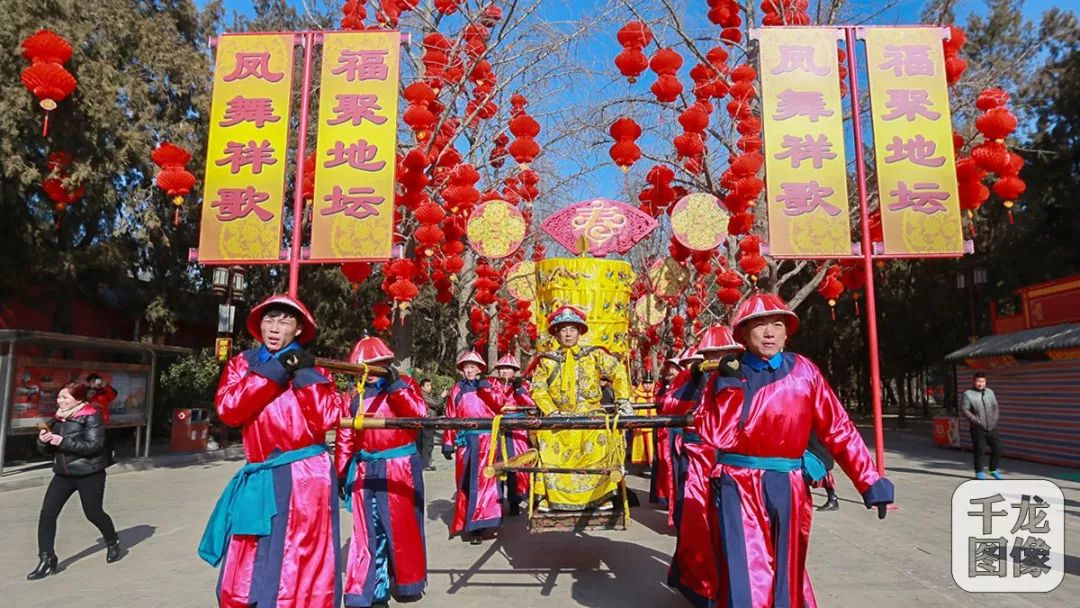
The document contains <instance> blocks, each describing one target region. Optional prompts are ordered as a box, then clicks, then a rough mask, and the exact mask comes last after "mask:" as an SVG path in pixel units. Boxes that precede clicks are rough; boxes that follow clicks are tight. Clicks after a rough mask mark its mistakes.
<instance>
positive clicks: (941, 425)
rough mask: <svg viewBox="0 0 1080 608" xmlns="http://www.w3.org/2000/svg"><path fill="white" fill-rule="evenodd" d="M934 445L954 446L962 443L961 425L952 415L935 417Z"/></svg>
mask: <svg viewBox="0 0 1080 608" xmlns="http://www.w3.org/2000/svg"><path fill="white" fill-rule="evenodd" d="M934 445H936V446H938V447H943V448H954V447H957V446H959V445H960V425H959V422H958V421H957V419H956V418H953V417H952V416H935V417H934Z"/></svg>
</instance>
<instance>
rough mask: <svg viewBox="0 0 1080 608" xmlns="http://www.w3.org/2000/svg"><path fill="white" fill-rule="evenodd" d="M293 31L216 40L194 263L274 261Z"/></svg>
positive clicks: (281, 201)
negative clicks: (195, 261) (202, 189)
mask: <svg viewBox="0 0 1080 608" xmlns="http://www.w3.org/2000/svg"><path fill="white" fill-rule="evenodd" d="M294 40H295V36H294V35H293V34H226V35H223V36H221V37H220V38H218V42H217V59H216V62H215V69H214V90H213V96H212V98H211V102H210V134H209V137H208V139H207V154H206V177H205V179H204V184H205V191H204V193H203V207H202V219H201V222H200V225H199V262H201V263H203V264H214V263H219V264H220V263H233V262H276V261H278V259H279V257H280V253H281V225H282V209H283V205H284V200H285V171H286V167H287V162H286V161H287V158H288V145H289V110H290V103H291V99H292V83H293V58H294Z"/></svg>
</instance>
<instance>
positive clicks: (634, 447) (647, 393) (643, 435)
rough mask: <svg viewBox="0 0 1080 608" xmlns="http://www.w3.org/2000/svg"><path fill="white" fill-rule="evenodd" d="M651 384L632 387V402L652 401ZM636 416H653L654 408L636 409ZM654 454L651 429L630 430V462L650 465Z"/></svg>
mask: <svg viewBox="0 0 1080 608" xmlns="http://www.w3.org/2000/svg"><path fill="white" fill-rule="evenodd" d="M653 390H654V389H653V384H652V383H651V382H650V383H649V384H639V385H638V386H636V387H634V403H652V402H653V398H654V395H653ZM634 415H636V416H655V415H656V410H638V411H636V412H634ZM653 458H656V454H653V430H652V429H634V430H633V431H630V464H635V465H650V464H652V461H653Z"/></svg>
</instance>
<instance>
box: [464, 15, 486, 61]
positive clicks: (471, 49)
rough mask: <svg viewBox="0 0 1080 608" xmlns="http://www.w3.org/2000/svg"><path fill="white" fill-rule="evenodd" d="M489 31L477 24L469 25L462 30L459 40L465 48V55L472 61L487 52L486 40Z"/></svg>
mask: <svg viewBox="0 0 1080 608" xmlns="http://www.w3.org/2000/svg"><path fill="white" fill-rule="evenodd" d="M490 35H491V30H489V29H488V28H486V27H484V26H483V25H481V24H479V23H470V24H469V25H466V26H465V29H464V30H462V33H461V40H462V42H463V43H464V46H465V53H466V54H467V55H468V56H469V57H470V58H472V59H474V60H475V59H476V58H477V57H479V56H481V55H483V54H484V51H486V50H487V39H488V36H490Z"/></svg>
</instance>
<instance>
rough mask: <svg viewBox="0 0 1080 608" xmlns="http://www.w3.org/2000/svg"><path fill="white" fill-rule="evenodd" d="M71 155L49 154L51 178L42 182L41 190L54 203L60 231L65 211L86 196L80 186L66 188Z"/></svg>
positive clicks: (84, 190)
mask: <svg viewBox="0 0 1080 608" xmlns="http://www.w3.org/2000/svg"><path fill="white" fill-rule="evenodd" d="M72 160H73V159H72V158H71V155H70V154H68V153H67V152H53V153H52V154H49V158H48V161H47V162H46V166H47V167H48V170H49V176H48V177H46V178H45V179H44V180H42V182H41V189H42V190H44V191H45V195H46V196H48V197H49V199H50V200H52V202H53V211H55V213H56V228H57V230H59V229H60V224H61V220H60V218H61V216H62V214H63V213H64V210H65V209H67V208H68V207H69V206H70V205H72V204H74V203H76V202H78V200H79V199H81V198H82V197H83V195H84V194H86V188H84V187H83V186H78V187H76V188H75V189H74V190H69V189H68V188H67V187H65V186H64V182H65V181H66V180H67V179H68V177H69V175H68V169H69V168H70V167H71V163H72Z"/></svg>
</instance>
